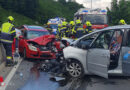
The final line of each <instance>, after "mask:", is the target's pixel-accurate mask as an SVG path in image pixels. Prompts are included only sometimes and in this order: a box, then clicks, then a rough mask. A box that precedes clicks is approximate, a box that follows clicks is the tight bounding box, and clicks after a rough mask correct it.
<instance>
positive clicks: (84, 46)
mask: <svg viewBox="0 0 130 90" xmlns="http://www.w3.org/2000/svg"><path fill="white" fill-rule="evenodd" d="M81 48H82V49H89V48H90V47H89V46H88V45H85V44H82V45H81Z"/></svg>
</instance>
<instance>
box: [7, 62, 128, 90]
mask: <svg viewBox="0 0 130 90" xmlns="http://www.w3.org/2000/svg"><path fill="white" fill-rule="evenodd" d="M34 62H35V61H33V62H30V61H26V60H23V61H22V62H21V64H20V65H19V67H18V68H17V70H16V72H15V74H14V75H13V77H12V78H11V80H10V82H9V83H8V86H7V87H6V89H5V90H130V85H129V84H130V77H110V78H109V79H104V78H102V77H98V76H85V77H83V78H81V79H78V78H68V79H66V80H60V81H55V80H54V81H52V80H50V77H51V76H50V75H49V74H48V73H46V72H39V71H38V70H37V65H35V64H34ZM6 70H7V69H6ZM9 70H10V69H9ZM9 70H8V71H9ZM10 73H11V72H10Z"/></svg>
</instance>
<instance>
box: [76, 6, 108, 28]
mask: <svg viewBox="0 0 130 90" xmlns="http://www.w3.org/2000/svg"><path fill="white" fill-rule="evenodd" d="M77 19H80V20H81V21H82V24H83V26H84V28H85V27H86V25H85V23H86V21H90V22H91V23H92V29H93V30H97V29H102V28H105V27H108V20H107V11H106V10H102V9H99V8H98V9H89V8H81V9H79V10H78V11H77V12H76V13H75V14H74V20H77Z"/></svg>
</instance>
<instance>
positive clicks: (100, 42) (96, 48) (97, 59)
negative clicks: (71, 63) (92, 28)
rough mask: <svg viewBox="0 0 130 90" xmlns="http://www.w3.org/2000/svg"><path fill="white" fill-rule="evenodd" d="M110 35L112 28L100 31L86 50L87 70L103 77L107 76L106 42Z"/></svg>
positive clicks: (109, 40)
mask: <svg viewBox="0 0 130 90" xmlns="http://www.w3.org/2000/svg"><path fill="white" fill-rule="evenodd" d="M112 35H113V31H112V30H111V31H106V32H102V33H100V35H99V36H98V37H97V39H96V40H95V41H94V42H93V43H92V45H91V47H90V48H89V49H88V52H87V68H88V71H89V72H91V73H93V74H95V75H99V76H101V77H104V78H108V67H109V64H110V50H109V44H108V43H110V42H111V37H112ZM106 36H109V38H106Z"/></svg>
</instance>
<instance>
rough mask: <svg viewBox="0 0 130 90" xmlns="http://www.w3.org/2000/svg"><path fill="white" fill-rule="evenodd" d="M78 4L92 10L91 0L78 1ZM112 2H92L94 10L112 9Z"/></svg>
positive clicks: (95, 0) (99, 0) (109, 0)
mask: <svg viewBox="0 0 130 90" xmlns="http://www.w3.org/2000/svg"><path fill="white" fill-rule="evenodd" d="M76 1H77V2H78V3H80V4H83V5H84V6H85V7H87V8H91V0H76ZM111 1H112V0H92V7H93V8H102V9H106V7H110V5H111Z"/></svg>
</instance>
